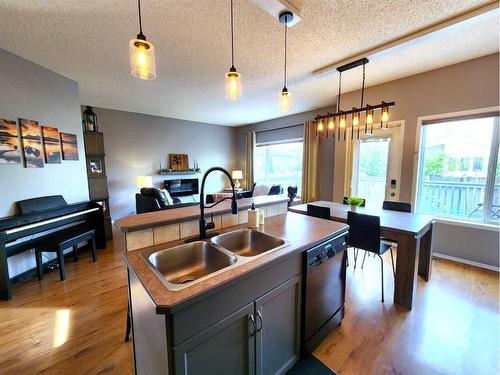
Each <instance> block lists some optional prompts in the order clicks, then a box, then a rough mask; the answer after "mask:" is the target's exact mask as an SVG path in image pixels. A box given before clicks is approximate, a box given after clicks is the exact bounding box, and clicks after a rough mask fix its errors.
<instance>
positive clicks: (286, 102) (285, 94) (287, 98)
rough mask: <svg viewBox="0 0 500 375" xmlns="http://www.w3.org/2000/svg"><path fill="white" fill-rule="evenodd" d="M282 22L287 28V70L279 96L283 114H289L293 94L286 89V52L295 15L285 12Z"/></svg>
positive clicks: (281, 17)
mask: <svg viewBox="0 0 500 375" xmlns="http://www.w3.org/2000/svg"><path fill="white" fill-rule="evenodd" d="M279 20H280V22H281V23H282V24H283V26H284V28H285V69H284V74H283V90H281V92H280V94H279V105H280V108H281V111H283V112H285V113H286V112H288V111H289V110H290V107H291V106H292V93H291V92H289V91H288V89H287V87H286V57H287V56H286V52H287V49H286V47H287V43H286V42H287V40H286V37H287V29H288V23H289V22H291V21H292V20H293V13H292V12H289V11H284V12H281V13H280V17H279Z"/></svg>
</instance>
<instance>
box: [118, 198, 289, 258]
mask: <svg viewBox="0 0 500 375" xmlns="http://www.w3.org/2000/svg"><path fill="white" fill-rule="evenodd" d="M252 203H253V204H254V205H255V207H257V208H261V209H263V210H264V213H265V216H266V217H272V216H275V215H280V214H284V213H286V212H287V208H288V197H286V196H282V195H263V196H258V197H252V198H243V199H238V215H232V214H231V202H230V201H224V202H221V203H219V204H218V205H217V206H215V207H213V208H206V209H205V218H206V220H207V221H211V220H213V222H214V224H215V227H214V229H213V231H218V230H219V229H221V228H227V227H230V226H234V225H237V224H244V223H246V222H247V221H248V211H247V210H248V209H249V208H250V207H251V205H252ZM199 218H200V207H199V206H197V205H195V206H188V207H181V208H173V209H168V210H160V211H155V212H148V213H145V214H139V215H130V216H126V217H123V218H121V219H118V220H117V221H116V222H115V226H116V227H117V228H118V229H119V230H120V231H121V232H122V233H124V235H125V246H126V250H136V249H140V248H144V247H147V246H153V245H159V244H162V243H166V242H171V241H173V240H178V239H180V238H187V237H192V236H196V235H197V234H198V233H199V222H198V221H199Z"/></svg>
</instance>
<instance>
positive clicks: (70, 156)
mask: <svg viewBox="0 0 500 375" xmlns="http://www.w3.org/2000/svg"><path fill="white" fill-rule="evenodd" d="M59 135H60V137H61V149H62V157H63V160H78V141H77V139H76V135H75V134H68V133H59Z"/></svg>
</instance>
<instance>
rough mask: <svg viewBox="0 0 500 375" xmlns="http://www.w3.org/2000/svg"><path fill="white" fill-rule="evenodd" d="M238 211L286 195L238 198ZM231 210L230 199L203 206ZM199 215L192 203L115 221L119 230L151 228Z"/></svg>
mask: <svg viewBox="0 0 500 375" xmlns="http://www.w3.org/2000/svg"><path fill="white" fill-rule="evenodd" d="M237 202H238V211H243V210H247V209H249V208H250V206H251V205H252V203H254V204H255V207H265V206H270V205H273V204H278V203H283V202H288V197H285V196H283V195H262V196H258V197H252V198H242V199H238V201H237ZM230 212H231V200H227V201H223V202H221V203H219V204H218V205H217V206H215V207H213V208H205V214H214V215H222V214H226V213H230ZM199 217H200V206H199V205H193V206H187V207H180V208H172V209H168V210H162V211H155V212H148V213H145V214H139V215H129V216H125V217H122V218H121V219H118V220H117V221H115V225H116V226H117V227H118V229H119V230H120V231H121V232H133V231H136V230H141V229H147V228H153V227H157V226H160V225H167V224H173V223H179V222H181V221H189V220H194V219H198V218H199Z"/></svg>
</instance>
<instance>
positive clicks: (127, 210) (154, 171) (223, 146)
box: [94, 108, 237, 220]
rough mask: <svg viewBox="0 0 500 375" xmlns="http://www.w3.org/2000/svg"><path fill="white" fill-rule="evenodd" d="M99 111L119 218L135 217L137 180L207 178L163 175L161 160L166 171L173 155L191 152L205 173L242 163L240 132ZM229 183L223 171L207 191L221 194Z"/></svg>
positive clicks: (114, 214) (115, 214)
mask: <svg viewBox="0 0 500 375" xmlns="http://www.w3.org/2000/svg"><path fill="white" fill-rule="evenodd" d="M94 111H95V113H96V115H97V118H98V123H99V130H100V131H102V132H103V133H104V147H105V151H106V173H107V176H108V188H109V194H110V210H111V216H112V218H113V220H116V219H118V218H120V217H123V216H126V215H130V214H134V213H135V193H136V192H137V191H138V189H137V187H136V182H135V181H136V177H137V176H142V175H152V176H153V182H154V185H155V186H156V187H159V188H163V180H166V179H172V178H195V177H198V178H200V180H201V176H202V175H200V174H198V175H196V174H194V175H181V176H179V175H178V176H176V177H173V176H160V175H158V170H159V168H160V159H161V160H162V165H163V166H164V167H166V166H167V157H168V154H171V153H172V154H177V153H179V154H188V156H189V163H190V166H193V162H194V159H196V160H197V161H198V164H199V167H200V168H201V170H202V172H204V171H205V170H206V169H208V168H210V167H212V166H216V165H219V166H222V167H224V168H226V169H228V170H229V171H231V169H234V168H235V166H236V165H237V163H236V160H235V156H236V155H237V152H236V147H237V146H236V144H237V142H236V135H237V129H236V128H231V127H226V126H219V125H212V124H204V123H198V122H191V121H184V120H177V119H172V118H166V117H158V116H150V115H142V114H138V113H132V112H124V111H115V110H110V109H103V108H94ZM200 184H201V181H200ZM224 184H227V185H229V183H228V182H227V180H225V179H224V178H223V177H222V175H221V174H220V173H218V172H217V173H214V174H212V175H210V177H208V179H207V189H206V192H215V191H220V190H221V189H222V188H223V187H224ZM200 188H201V186H200Z"/></svg>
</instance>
